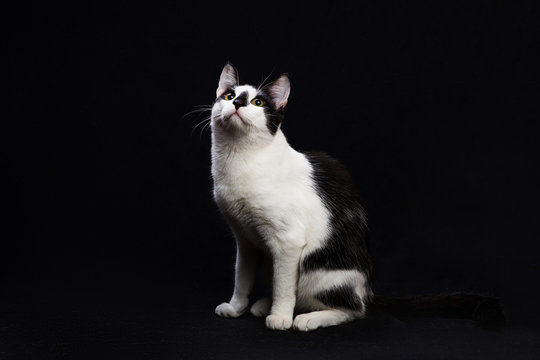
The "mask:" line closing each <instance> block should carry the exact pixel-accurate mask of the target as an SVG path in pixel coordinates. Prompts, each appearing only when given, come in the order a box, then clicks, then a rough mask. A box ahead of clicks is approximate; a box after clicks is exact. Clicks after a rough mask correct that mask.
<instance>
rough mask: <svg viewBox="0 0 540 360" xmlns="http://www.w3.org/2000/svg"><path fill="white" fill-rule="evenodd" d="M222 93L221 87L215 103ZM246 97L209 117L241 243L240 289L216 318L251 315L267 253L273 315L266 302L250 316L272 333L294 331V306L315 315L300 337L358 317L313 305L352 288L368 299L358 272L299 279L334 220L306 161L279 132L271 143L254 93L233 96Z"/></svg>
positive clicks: (215, 160)
mask: <svg viewBox="0 0 540 360" xmlns="http://www.w3.org/2000/svg"><path fill="white" fill-rule="evenodd" d="M224 71H225V69H224ZM222 76H223V74H222ZM225 76H226V77H227V81H229V80H230V79H231V78H232V75H231V74H230V73H226V74H225ZM287 82H288V80H287ZM285 85H286V86H288V83H287V84H285ZM220 86H221V82H220ZM221 87H223V86H221ZM219 91H220V87H218V95H219ZM243 91H247V92H248V95H249V98H248V105H247V106H244V107H240V108H239V109H238V110H236V109H235V107H234V105H233V104H232V101H227V100H224V99H222V100H218V101H217V102H216V104H215V105H214V107H213V109H212V123H211V125H212V176H213V179H214V197H215V199H216V202H217V204H218V206H219V208H220V209H221V211H222V212H223V214H224V215H225V217H226V218H227V220H228V222H229V224H230V225H231V228H232V229H233V232H234V234H235V237H236V240H237V263H236V273H235V289H234V292H233V296H232V297H231V300H230V301H229V302H228V303H223V304H221V305H219V306H218V307H217V308H216V314H218V315H220V316H223V317H238V316H240V315H241V314H242V313H243V312H244V311H245V310H246V309H247V305H248V295H249V293H250V292H251V289H252V286H253V282H254V277H255V272H256V264H255V260H254V259H255V258H256V253H257V251H262V252H263V253H265V254H267V255H268V256H269V257H270V258H271V259H272V265H273V266H272V268H273V284H272V286H273V289H272V290H273V291H272V300H271V308H270V309H269V308H268V307H269V303H270V302H269V301H268V300H261V301H260V302H257V303H255V304H254V305H253V307H252V308H251V312H252V313H254V314H255V315H256V316H263V315H266V314H267V313H268V311H270V315H268V316H267V318H266V326H267V327H268V328H271V329H278V330H284V329H289V328H291V327H292V326H293V311H294V309H295V306H296V307H297V308H303V309H306V310H308V311H313V310H317V311H315V312H313V313H309V314H303V315H299V316H298V317H297V318H296V320H295V321H294V327H295V328H296V329H297V330H301V331H307V330H313V329H315V328H317V327H321V326H331V325H336V324H338V323H341V322H344V321H348V320H350V319H352V318H354V317H356V316H360V315H361V314H353V313H351V312H347V311H345V310H343V311H342V310H337V309H330V308H328V307H327V306H324V305H323V304H322V303H320V302H319V301H317V300H316V299H315V297H314V296H315V294H316V293H317V292H318V291H322V290H324V289H325V288H331V287H333V286H339V285H341V284H349V285H352V286H353V287H354V289H355V290H356V292H357V293H358V294H359V295H361V297H362V298H364V297H365V296H366V294H365V282H366V279H365V277H364V276H363V274H361V273H360V272H358V271H356V270H350V271H313V272H309V273H307V274H300V277H299V273H300V271H299V264H300V263H301V260H302V259H303V257H305V256H306V255H307V254H309V253H310V252H312V251H313V250H316V249H318V248H320V247H321V246H322V245H323V244H324V241H325V240H326V239H327V238H328V236H329V231H330V228H329V218H330V214H329V211H328V210H327V209H326V207H325V206H324V204H323V202H322V201H321V198H320V197H319V196H318V195H317V193H316V191H315V184H314V182H313V179H312V172H313V169H312V166H311V164H310V163H309V161H308V160H307V159H306V157H305V156H304V155H303V154H301V153H299V152H297V151H295V150H294V149H293V148H292V147H291V146H289V144H288V143H287V140H286V139H285V136H284V135H283V133H282V132H281V129H278V130H277V132H276V133H275V134H274V135H272V134H271V133H270V132H269V131H268V129H267V127H266V118H265V114H264V111H263V110H262V109H261V108H258V107H256V106H254V105H251V104H250V103H249V101H251V100H252V99H253V98H254V97H255V96H256V94H257V89H255V88H253V87H251V86H248V85H245V86H238V87H236V89H235V92H236V94H240V93H241V92H243ZM276 94H277V95H276V96H281V97H285V98H284V99H283V98H282V99H281V101H282V102H284V103H286V100H287V99H286V97H287V96H288V90H284V91H276Z"/></svg>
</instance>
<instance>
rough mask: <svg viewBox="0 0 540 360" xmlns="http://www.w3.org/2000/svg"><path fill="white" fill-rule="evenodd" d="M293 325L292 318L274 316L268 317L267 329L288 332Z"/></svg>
mask: <svg viewBox="0 0 540 360" xmlns="http://www.w3.org/2000/svg"><path fill="white" fill-rule="evenodd" d="M292 323H293V318H292V316H285V315H279V314H272V315H268V316H267V317H266V327H267V328H268V329H271V330H288V329H290V328H291V326H292Z"/></svg>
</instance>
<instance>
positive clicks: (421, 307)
mask: <svg viewBox="0 0 540 360" xmlns="http://www.w3.org/2000/svg"><path fill="white" fill-rule="evenodd" d="M370 307H371V308H373V309H375V310H380V311H383V312H389V313H391V314H393V315H398V316H399V315H405V316H424V317H429V316H439V317H449V318H463V319H472V320H475V321H476V322H477V323H478V324H479V325H480V326H482V327H486V328H499V327H502V326H504V325H505V323H506V320H505V317H504V313H503V309H502V305H501V303H500V301H499V299H497V298H494V297H489V296H482V295H473V294H466V293H454V294H440V295H422V296H414V297H408V298H389V297H383V296H374V297H373V299H372V302H371V305H370Z"/></svg>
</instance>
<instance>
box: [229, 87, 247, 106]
mask: <svg viewBox="0 0 540 360" xmlns="http://www.w3.org/2000/svg"><path fill="white" fill-rule="evenodd" d="M232 103H233V105H234V107H235V108H236V110H238V108H239V107H241V106H246V105H247V92H245V91H244V92H243V93H241V94H240V95H238V96H237V97H236V99H234V100H233V102H232Z"/></svg>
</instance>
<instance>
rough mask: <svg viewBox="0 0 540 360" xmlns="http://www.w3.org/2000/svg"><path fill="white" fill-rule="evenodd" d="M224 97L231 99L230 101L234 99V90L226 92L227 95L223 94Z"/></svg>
mask: <svg viewBox="0 0 540 360" xmlns="http://www.w3.org/2000/svg"><path fill="white" fill-rule="evenodd" d="M223 98H224V99H225V100H229V101H230V100H232V99H234V93H233V92H230V93H226V94H225V95H223Z"/></svg>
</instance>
